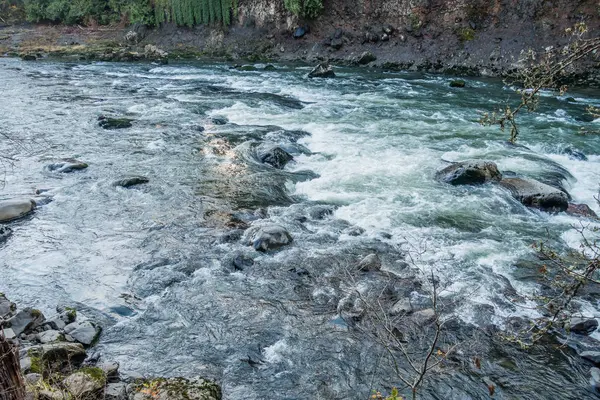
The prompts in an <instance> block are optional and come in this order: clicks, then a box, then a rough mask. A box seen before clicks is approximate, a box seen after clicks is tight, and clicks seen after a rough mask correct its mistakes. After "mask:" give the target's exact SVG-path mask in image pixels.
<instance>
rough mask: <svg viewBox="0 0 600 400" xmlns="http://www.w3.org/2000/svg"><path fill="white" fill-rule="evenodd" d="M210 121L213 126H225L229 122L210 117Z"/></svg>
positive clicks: (223, 118) (225, 119)
mask: <svg viewBox="0 0 600 400" xmlns="http://www.w3.org/2000/svg"><path fill="white" fill-rule="evenodd" d="M210 121H211V122H212V123H213V125H226V124H227V123H228V122H229V120H228V119H227V118H225V117H212V118H211V119H210Z"/></svg>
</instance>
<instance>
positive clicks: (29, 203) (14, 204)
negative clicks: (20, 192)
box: [0, 199, 35, 223]
mask: <svg viewBox="0 0 600 400" xmlns="http://www.w3.org/2000/svg"><path fill="white" fill-rule="evenodd" d="M34 209H35V201H33V200H31V199H13V200H4V201H0V223H1V222H8V221H13V220H15V219H19V218H22V217H24V216H26V215H28V214H30V213H31V212H33V210H34Z"/></svg>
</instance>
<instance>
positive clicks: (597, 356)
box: [579, 351, 600, 365]
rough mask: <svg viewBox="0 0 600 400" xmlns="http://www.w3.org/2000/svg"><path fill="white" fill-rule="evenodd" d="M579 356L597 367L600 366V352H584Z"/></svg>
mask: <svg viewBox="0 0 600 400" xmlns="http://www.w3.org/2000/svg"><path fill="white" fill-rule="evenodd" d="M579 356H580V357H581V358H583V359H585V360H588V361H591V362H593V363H594V364H596V365H600V351H583V352H581V353H579Z"/></svg>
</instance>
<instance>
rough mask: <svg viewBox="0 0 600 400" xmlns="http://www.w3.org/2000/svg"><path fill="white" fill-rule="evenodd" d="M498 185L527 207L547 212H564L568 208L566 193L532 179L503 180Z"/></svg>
mask: <svg viewBox="0 0 600 400" xmlns="http://www.w3.org/2000/svg"><path fill="white" fill-rule="evenodd" d="M500 185H501V186H502V187H504V188H506V189H508V190H509V191H510V192H511V194H512V195H513V197H514V198H516V199H517V200H519V201H520V202H521V203H523V204H524V205H526V206H527V207H532V208H537V209H540V210H542V211H547V212H560V211H566V210H567V208H568V207H569V197H568V195H567V194H566V193H564V192H563V191H561V190H560V189H557V188H555V187H552V186H549V185H546V184H544V183H541V182H538V181H536V180H534V179H525V178H505V179H503V180H502V181H500Z"/></svg>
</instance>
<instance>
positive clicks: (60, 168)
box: [46, 158, 88, 174]
mask: <svg viewBox="0 0 600 400" xmlns="http://www.w3.org/2000/svg"><path fill="white" fill-rule="evenodd" d="M87 167H88V165H87V164H86V163H84V162H82V161H79V160H76V159H74V158H63V159H62V160H59V161H57V162H55V163H53V164H49V165H47V166H46V169H47V170H48V171H52V172H62V173H65V174H67V173H69V172H74V171H80V170H82V169H86V168H87Z"/></svg>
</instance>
